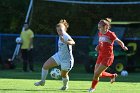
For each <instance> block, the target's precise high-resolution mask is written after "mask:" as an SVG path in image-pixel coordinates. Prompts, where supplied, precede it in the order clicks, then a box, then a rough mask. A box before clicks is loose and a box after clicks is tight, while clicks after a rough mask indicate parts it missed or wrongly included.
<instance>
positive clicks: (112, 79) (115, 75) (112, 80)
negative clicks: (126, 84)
mask: <svg viewBox="0 0 140 93" xmlns="http://www.w3.org/2000/svg"><path fill="white" fill-rule="evenodd" d="M113 75H114V77H113V78H111V80H110V83H111V84H112V83H113V82H115V79H116V77H117V76H118V74H116V73H115V74H113Z"/></svg>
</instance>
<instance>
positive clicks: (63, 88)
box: [60, 86, 68, 90]
mask: <svg viewBox="0 0 140 93" xmlns="http://www.w3.org/2000/svg"><path fill="white" fill-rule="evenodd" d="M67 89H68V86H63V87H62V88H61V89H60V90H67Z"/></svg>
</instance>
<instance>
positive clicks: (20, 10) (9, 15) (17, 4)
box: [0, 0, 140, 35]
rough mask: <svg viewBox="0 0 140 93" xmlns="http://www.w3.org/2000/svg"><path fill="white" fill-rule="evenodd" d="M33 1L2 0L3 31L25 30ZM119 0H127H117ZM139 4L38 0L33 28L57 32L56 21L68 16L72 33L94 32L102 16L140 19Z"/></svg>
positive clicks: (127, 19)
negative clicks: (92, 3)
mask: <svg viewBox="0 0 140 93" xmlns="http://www.w3.org/2000/svg"><path fill="white" fill-rule="evenodd" d="M29 1H30V0H3V1H0V11H1V13H2V14H1V15H0V31H1V32H2V33H18V32H19V31H20V30H21V28H22V25H23V22H24V20H25V16H26V12H27V9H28V5H29ZM83 1H112V0H83ZM116 1H126V0H113V2H116ZM127 1H133V0H127ZM135 1H138V0H135ZM139 7H140V5H83V4H66V3H57V2H46V1H43V0H34V6H33V14H32V18H31V28H32V29H33V31H34V32H35V34H56V31H55V26H56V24H57V23H58V22H59V20H60V19H66V20H67V21H68V22H69V24H70V28H69V29H68V30H69V32H68V33H70V34H71V35H93V34H94V32H93V30H94V29H95V28H96V26H97V23H98V21H99V20H100V19H102V18H106V17H111V18H112V19H113V21H140V13H139Z"/></svg>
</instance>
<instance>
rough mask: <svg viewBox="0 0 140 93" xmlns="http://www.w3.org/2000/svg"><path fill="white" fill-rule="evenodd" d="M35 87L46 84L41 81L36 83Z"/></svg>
mask: <svg viewBox="0 0 140 93" xmlns="http://www.w3.org/2000/svg"><path fill="white" fill-rule="evenodd" d="M34 85H35V86H44V85H45V82H43V81H39V82H36V83H34Z"/></svg>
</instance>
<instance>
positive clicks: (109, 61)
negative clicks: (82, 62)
mask: <svg viewBox="0 0 140 93" xmlns="http://www.w3.org/2000/svg"><path fill="white" fill-rule="evenodd" d="M113 60H114V57H111V58H105V59H103V61H102V64H104V65H106V66H108V67H109V66H110V65H112V63H113ZM117 76H118V75H117V74H116V73H115V74H111V73H108V72H106V71H103V72H102V73H101V75H100V77H102V78H110V79H111V80H110V82H111V83H113V82H114V81H115V78H116V77H117Z"/></svg>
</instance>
